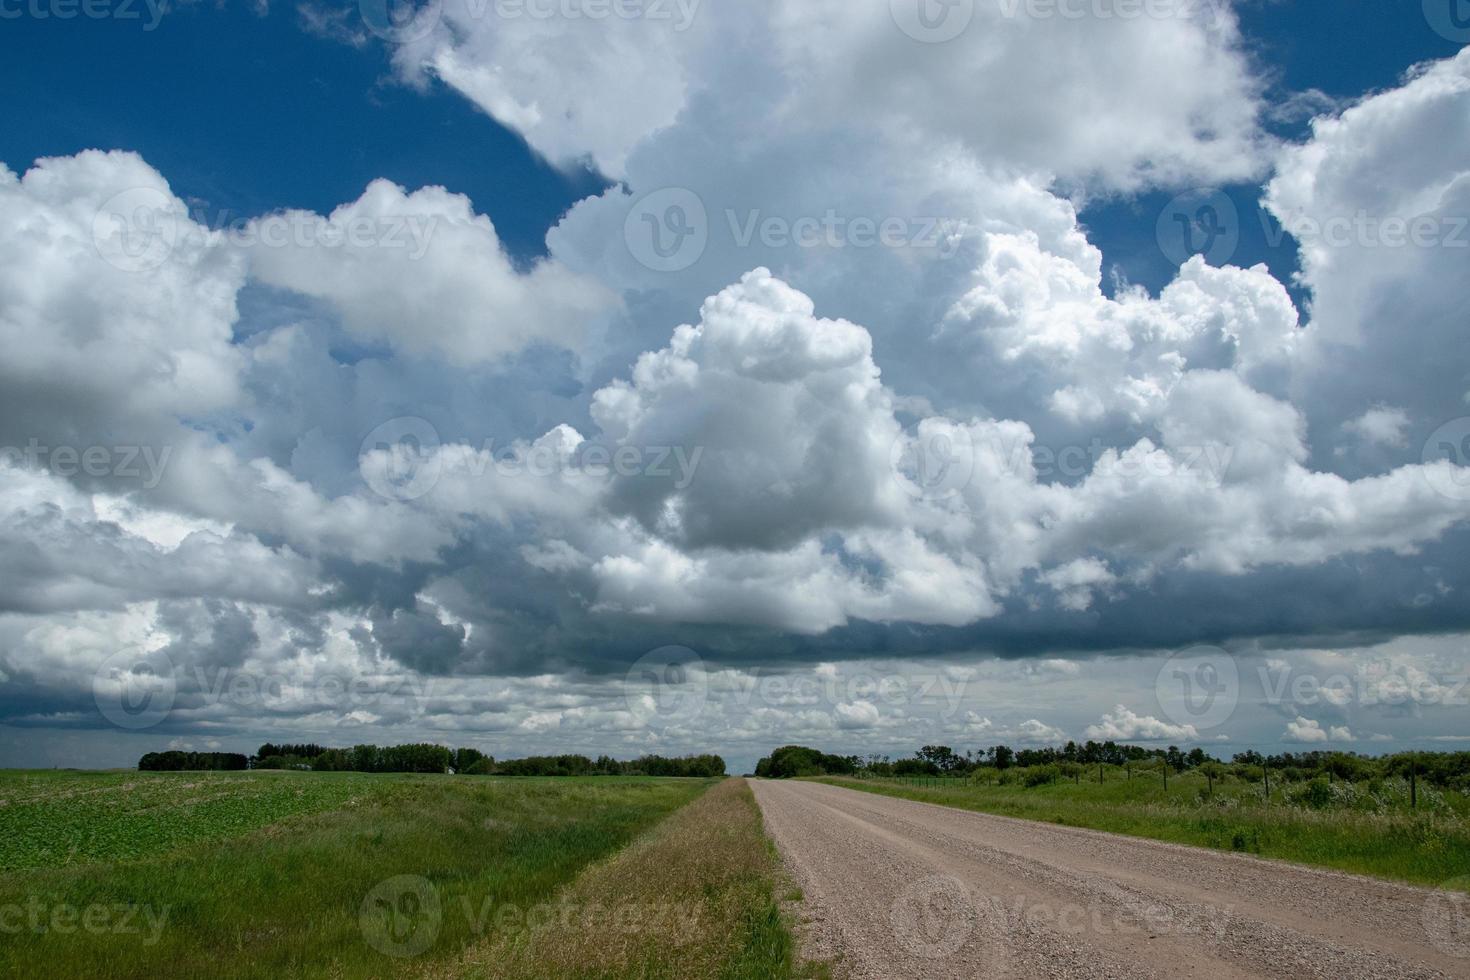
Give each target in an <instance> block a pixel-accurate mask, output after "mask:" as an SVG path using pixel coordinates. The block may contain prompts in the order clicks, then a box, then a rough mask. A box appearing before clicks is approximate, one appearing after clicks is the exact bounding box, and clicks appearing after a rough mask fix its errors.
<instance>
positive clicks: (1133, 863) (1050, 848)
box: [751, 779, 1470, 980]
mask: <svg viewBox="0 0 1470 980" xmlns="http://www.w3.org/2000/svg"><path fill="white" fill-rule="evenodd" d="M751 787H752V789H754V791H755V795H756V799H757V800H759V801H760V805H761V809H762V811H763V812H764V813H765V821H766V828H767V831H768V832H769V833H770V835H771V837H772V838H773V839H774V840H775V842H776V845H777V847H778V848H779V849H780V851H781V854H782V857H783V858H784V860H785V862H786V866H787V868H788V869H789V870H790V872H791V875H792V877H793V878H794V879H795V881H796V884H797V885H798V886H799V887H800V888H801V890H802V895H803V899H802V901H801V903H800V905H799V906H798V907H797V909H796V911H797V914H798V915H799V916H800V917H801V918H802V919H803V920H804V921H805V923H806V925H805V926H804V927H803V930H802V931H803V937H802V943H803V950H804V952H805V953H806V954H807V955H808V956H811V957H815V958H822V959H827V958H831V959H834V960H835V964H836V971H835V972H836V973H837V975H838V976H839V977H859V978H867V977H882V978H885V980H886V978H891V977H1003V978H1005V977H1169V978H1175V977H1211V978H1213V977H1323V978H1331V980H1340V978H1357V977H1386V978H1398V977H1470V901H1466V900H1465V899H1464V898H1463V897H1462V898H1453V897H1452V896H1451V895H1450V894H1449V893H1446V892H1436V891H1432V890H1430V889H1423V888H1413V887H1409V886H1406V885H1397V884H1390V883H1387V882H1380V881H1374V880H1372V879H1368V878H1362V877H1357V876H1354V875H1345V874H1338V873H1335V872H1330V871H1317V870H1313V869H1310V868H1303V867H1299V866H1296V865H1289V864H1283V863H1278V862H1273V861H1263V860H1260V859H1256V858H1251V857H1248V856H1245V855H1239V854H1227V853H1223V852H1216V851H1208V850H1202V849H1198V848H1189V847H1180V846H1177V845H1173V844H1164V843H1160V842H1156V841H1146V840H1138V839H1135V838H1131V837H1122V836H1118V835H1115V834H1105V833H1099V832H1097V831H1091V830H1079V829H1076V828H1071V827H1059V826H1055V825H1052V824H1043V823H1034V822H1031V821H1024V820H1014V819H1011V818H1008V817H995V816H988V815H985V814H979V813H971V812H968V811H964V810H957V809H952V808H950V807H943V806H935V805H933V804H928V803H914V802H911V801H908V800H899V799H893V798H890V797H884V796H878V795H876V794H872V793H864V792H861V791H858V790H850V789H843V788H840V787H837V786H827V785H822V784H819V783H808V782H795V781H789V780H785V781H772V780H760V779H757V780H751Z"/></svg>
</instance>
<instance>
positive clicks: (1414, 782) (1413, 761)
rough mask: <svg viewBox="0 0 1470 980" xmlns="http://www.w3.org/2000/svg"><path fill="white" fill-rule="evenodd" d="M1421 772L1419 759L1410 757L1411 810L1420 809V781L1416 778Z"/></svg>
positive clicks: (1413, 756)
mask: <svg viewBox="0 0 1470 980" xmlns="http://www.w3.org/2000/svg"><path fill="white" fill-rule="evenodd" d="M1418 772H1419V757H1418V756H1416V755H1411V756H1409V809H1411V810H1417V809H1419V780H1418V779H1417V778H1416V777H1417V774H1418Z"/></svg>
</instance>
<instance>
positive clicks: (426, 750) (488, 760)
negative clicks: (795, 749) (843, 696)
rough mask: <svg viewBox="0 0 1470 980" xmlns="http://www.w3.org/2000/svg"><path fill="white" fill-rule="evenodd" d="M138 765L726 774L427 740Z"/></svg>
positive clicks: (701, 761) (717, 762) (720, 764)
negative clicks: (512, 753)
mask: <svg viewBox="0 0 1470 980" xmlns="http://www.w3.org/2000/svg"><path fill="white" fill-rule="evenodd" d="M138 769H139V770H141V771H152V772H181V771H185V770H191V771H193V770H203V771H224V770H244V769H296V770H306V771H311V772H417V773H463V774H466V775H472V776H684V777H716V776H723V775H725V760H724V759H722V758H720V757H719V756H718V755H708V754H706V755H691V756H681V757H679V758H666V757H664V756H658V755H645V756H641V757H639V758H637V759H631V760H627V761H619V760H617V759H614V758H612V757H611V756H608V755H602V756H598V757H597V758H596V759H589V758H588V757H587V756H585V755H552V756H531V757H529V758H524V759H503V760H500V761H498V762H497V761H496V759H495V757H494V756H490V755H486V754H485V753H483V752H481V751H480V750H479V749H472V748H458V749H450V748H447V747H445V746H443V745H435V744H433V743H429V742H415V743H410V744H406V745H387V746H379V745H354V746H352V747H351V748H347V749H337V748H328V747H326V746H322V745H317V744H315V743H309V742H308V743H299V744H298V743H287V744H280V745H278V744H276V743H274V742H266V743H265V744H263V745H262V746H261V747H260V748H259V749H258V750H256V752H255V754H254V755H250V756H246V755H243V754H241V753H239V752H183V751H177V750H172V751H168V752H149V753H147V754H145V755H144V756H143V757H142V758H141V759H139V760H138Z"/></svg>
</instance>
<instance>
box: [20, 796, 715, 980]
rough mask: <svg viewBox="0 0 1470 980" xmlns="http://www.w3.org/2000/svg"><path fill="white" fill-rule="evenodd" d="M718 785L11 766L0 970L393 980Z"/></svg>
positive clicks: (500, 923)
mask: <svg viewBox="0 0 1470 980" xmlns="http://www.w3.org/2000/svg"><path fill="white" fill-rule="evenodd" d="M711 785H714V784H713V783H712V782H711V781H708V780H694V779H648V778H639V777H587V778H577V779H502V778H488V777H463V776H412V775H367V774H358V773H330V774H329V773H293V772H276V773H207V774H206V773H103V774H97V773H3V774H0V800H3V801H4V803H3V804H0V847H3V848H4V850H3V851H0V853H3V854H4V855H5V864H6V868H7V870H4V871H0V976H25V977H35V978H44V977H79V976H85V977H159V976H205V975H208V976H212V977H262V978H265V977H269V978H277V977H326V976H332V977H338V976H345V977H389V976H399V975H402V974H403V973H404V972H405V968H406V967H412V968H416V969H422V968H424V967H425V966H426V965H428V964H432V963H433V962H435V961H438V960H440V959H455V958H457V957H458V956H459V954H460V953H461V952H462V951H463V950H464V949H465V948H466V947H467V946H469V945H470V944H471V943H472V942H473V943H485V942H490V943H493V942H496V941H498V940H499V938H500V937H501V934H502V933H504V934H506V935H509V934H512V933H515V932H517V931H524V930H525V929H526V928H527V923H526V921H525V920H524V919H523V918H520V917H516V916H510V917H506V916H501V915H498V914H494V915H492V914H488V911H490V910H494V911H496V912H498V911H499V910H501V909H503V908H510V909H522V910H524V909H530V908H533V907H536V906H539V905H542V904H544V903H547V902H549V901H550V900H551V899H552V898H553V896H554V895H555V894H556V893H557V891H558V890H559V889H561V888H564V887H565V886H567V885H568V884H569V883H571V882H572V881H573V880H575V879H576V878H577V876H578V875H579V874H580V873H581V872H582V871H583V870H584V869H585V868H587V867H588V866H589V865H590V864H592V863H594V862H597V861H600V860H602V859H605V858H607V857H609V856H610V855H612V854H614V853H615V852H617V851H618V850H619V849H620V848H623V847H624V846H626V845H627V844H628V843H629V842H631V841H633V840H635V839H638V838H639V837H640V835H643V834H644V833H645V832H646V831H648V830H649V829H651V828H652V827H654V826H655V825H657V824H658V823H659V821H661V820H662V819H664V818H665V817H667V816H668V815H669V814H670V813H673V812H674V811H676V810H677V809H678V808H679V807H681V806H684V805H685V804H688V803H689V802H690V801H692V800H694V799H696V798H697V797H699V796H700V794H702V793H703V792H704V791H705V790H706V789H708V788H709V787H710V786H711Z"/></svg>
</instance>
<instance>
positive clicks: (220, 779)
mask: <svg viewBox="0 0 1470 980" xmlns="http://www.w3.org/2000/svg"><path fill="white" fill-rule="evenodd" d="M283 777H284V778H283ZM376 785H377V784H374V783H364V782H363V781H362V780H359V779H342V778H333V777H326V778H322V779H305V780H304V779H296V778H292V777H291V774H288V773H243V772H242V773H178V774H168V775H163V774H159V773H139V772H131V771H129V772H74V771H58V770H48V769H42V770H31V771H0V871H13V870H16V869H19V868H56V867H63V866H66V865H70V864H85V863H88V862H92V861H117V860H130V859H134V858H142V857H147V856H149V855H151V854H161V853H164V852H166V851H171V850H174V849H175V848H178V847H181V846H183V845H186V844H191V843H195V842H203V841H211V840H222V839H224V838H228V837H236V836H239V835H241V834H245V833H248V832H250V831H252V830H255V829H257V828H259V827H264V826H266V825H267V824H272V823H275V822H276V821H278V820H281V819H283V818H285V817H289V816H296V815H302V814H308V813H319V812H321V811H324V810H335V809H337V808H339V807H343V806H352V805H356V801H357V800H358V799H360V798H362V797H364V796H365V795H367V794H368V793H369V792H371V791H372V789H373V788H374V787H375V786H376Z"/></svg>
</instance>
